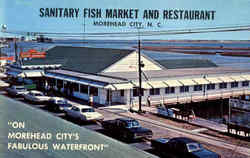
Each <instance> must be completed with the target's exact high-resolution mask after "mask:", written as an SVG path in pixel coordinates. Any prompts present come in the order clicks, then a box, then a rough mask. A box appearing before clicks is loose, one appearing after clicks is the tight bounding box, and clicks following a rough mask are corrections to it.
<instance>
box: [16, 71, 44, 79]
mask: <svg viewBox="0 0 250 158" xmlns="http://www.w3.org/2000/svg"><path fill="white" fill-rule="evenodd" d="M18 76H19V77H23V78H24V77H42V76H44V73H43V72H41V71H35V72H34V71H33V72H22V73H20V74H19V75H18Z"/></svg>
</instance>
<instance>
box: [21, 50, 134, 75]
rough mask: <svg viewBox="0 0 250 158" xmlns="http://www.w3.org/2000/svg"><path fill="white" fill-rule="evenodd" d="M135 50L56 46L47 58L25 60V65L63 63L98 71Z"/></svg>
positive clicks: (80, 70)
mask: <svg viewBox="0 0 250 158" xmlns="http://www.w3.org/2000/svg"><path fill="white" fill-rule="evenodd" d="M132 52H133V50H125V49H124V50H121V49H107V48H87V47H70V46H56V47H54V48H51V49H49V50H48V51H47V52H46V58H45V59H39V58H37V59H32V60H27V61H24V65H48V64H49V65H51V64H61V65H62V68H63V69H69V70H72V71H77V72H87V73H98V72H101V71H102V70H104V69H105V68H107V67H109V66H110V65H112V64H114V63H115V62H117V61H119V60H120V59H122V58H124V57H125V56H127V55H129V54H130V53H132Z"/></svg>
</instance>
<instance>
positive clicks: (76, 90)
mask: <svg viewBox="0 0 250 158" xmlns="http://www.w3.org/2000/svg"><path fill="white" fill-rule="evenodd" d="M72 87H73V90H74V91H75V92H79V84H78V83H72Z"/></svg>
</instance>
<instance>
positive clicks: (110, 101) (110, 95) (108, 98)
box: [106, 89, 112, 105]
mask: <svg viewBox="0 0 250 158" xmlns="http://www.w3.org/2000/svg"><path fill="white" fill-rule="evenodd" d="M106 101H107V103H108V105H111V103H112V91H111V90H110V89H108V90H107V96H106Z"/></svg>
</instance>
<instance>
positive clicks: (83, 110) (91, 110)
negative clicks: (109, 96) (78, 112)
mask: <svg viewBox="0 0 250 158" xmlns="http://www.w3.org/2000/svg"><path fill="white" fill-rule="evenodd" d="M82 112H95V110H94V109H92V108H89V109H82Z"/></svg>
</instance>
